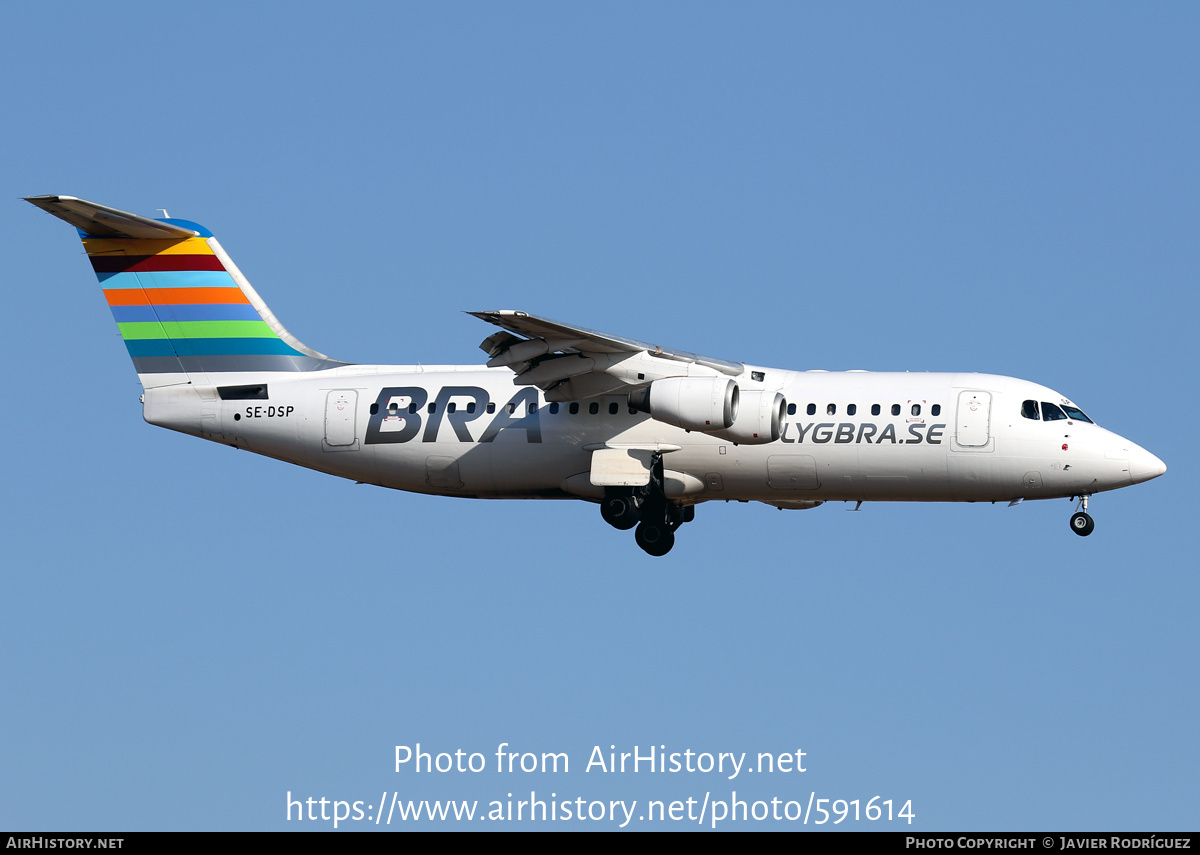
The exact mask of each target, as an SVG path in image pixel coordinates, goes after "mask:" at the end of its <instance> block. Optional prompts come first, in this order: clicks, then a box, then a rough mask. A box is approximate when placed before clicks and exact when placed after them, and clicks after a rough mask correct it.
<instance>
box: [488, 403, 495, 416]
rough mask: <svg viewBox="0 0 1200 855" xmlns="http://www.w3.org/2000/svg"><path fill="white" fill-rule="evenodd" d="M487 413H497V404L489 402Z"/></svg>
mask: <svg viewBox="0 0 1200 855" xmlns="http://www.w3.org/2000/svg"><path fill="white" fill-rule="evenodd" d="M487 411H488V413H489V414H491V413H494V412H496V402H495V401H488V405H487Z"/></svg>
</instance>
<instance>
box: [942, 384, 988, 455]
mask: <svg viewBox="0 0 1200 855" xmlns="http://www.w3.org/2000/svg"><path fill="white" fill-rule="evenodd" d="M991 417H992V393H991V392H977V391H973V390H964V391H962V392H959V393H958V416H957V417H956V421H955V430H954V444H953V446H952V447H953V448H954V450H955V451H991V450H992V449H993V448H994V447H995V446H994V444H993V443H992V436H991Z"/></svg>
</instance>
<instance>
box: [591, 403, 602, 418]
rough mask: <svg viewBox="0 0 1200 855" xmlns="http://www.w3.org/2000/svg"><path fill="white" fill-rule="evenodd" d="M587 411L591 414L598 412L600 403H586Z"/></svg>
mask: <svg viewBox="0 0 1200 855" xmlns="http://www.w3.org/2000/svg"><path fill="white" fill-rule="evenodd" d="M588 412H589V413H591V414H592V415H593V416H594V415H596V413H598V412H600V405H599V404H597V403H596V402H595V401H592V402H591V403H590V404H588Z"/></svg>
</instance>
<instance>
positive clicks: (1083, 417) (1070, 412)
mask: <svg viewBox="0 0 1200 855" xmlns="http://www.w3.org/2000/svg"><path fill="white" fill-rule="evenodd" d="M1063 409H1064V410H1066V411H1067V417H1068V418H1072V419H1075V421H1077V422H1087V423H1088V424H1090V425H1094V424H1095V422H1094V421H1092V420H1091V419H1089V418H1088V417H1087V414H1086V413H1084V411H1083V410H1081V409H1079V407H1072V406H1070V405H1069V404H1063Z"/></svg>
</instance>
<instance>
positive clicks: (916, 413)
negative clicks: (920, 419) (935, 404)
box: [912, 404, 921, 416]
mask: <svg viewBox="0 0 1200 855" xmlns="http://www.w3.org/2000/svg"><path fill="white" fill-rule="evenodd" d="M912 414H913V415H914V416H919V415H921V405H920V404H913V405H912Z"/></svg>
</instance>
